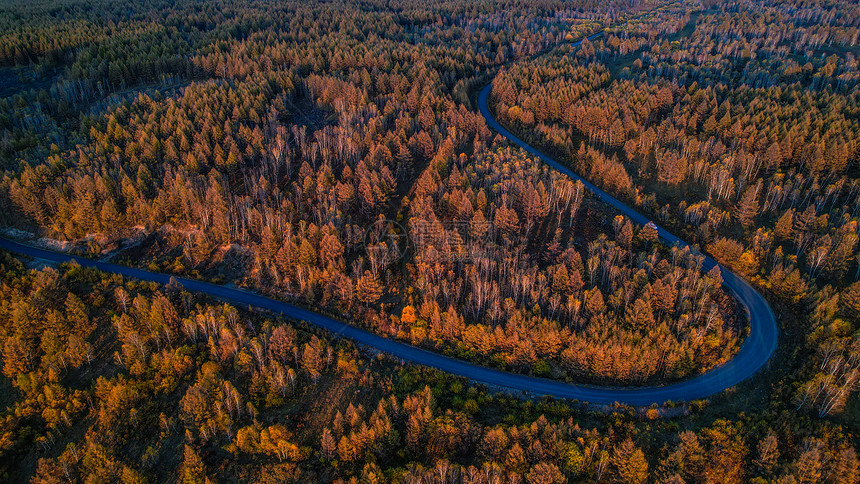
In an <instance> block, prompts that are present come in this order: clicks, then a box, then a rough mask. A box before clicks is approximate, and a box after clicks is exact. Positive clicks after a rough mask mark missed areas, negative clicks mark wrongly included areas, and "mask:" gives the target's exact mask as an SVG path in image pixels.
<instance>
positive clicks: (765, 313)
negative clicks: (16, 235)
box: [0, 86, 777, 405]
mask: <svg viewBox="0 0 860 484" xmlns="http://www.w3.org/2000/svg"><path fill="white" fill-rule="evenodd" d="M489 92H490V86H487V87H486V88H484V90H482V91H481V93H480V96H479V105H480V109H481V113H482V114H483V115H484V117H485V118H486V119H487V122H488V123H489V124H490V126H492V127H493V128H495V129H496V130H497V131H498V132H499V133H501V134H502V135H504V136H505V137H507V138H508V139H510V140H511V141H513V142H514V143H516V144H517V145H519V146H520V147H522V148H523V149H525V150H526V151H528V152H529V153H531V154H533V155H536V156H537V157H539V158H540V159H542V160H543V161H544V162H546V163H547V164H549V165H550V166H552V167H553V168H555V169H556V170H558V171H560V172H562V173H564V174H566V175H567V176H569V177H571V178H573V179H575V180H579V181H581V182H582V183H583V184H584V185H585V186H586V187H587V188H588V189H589V190H591V191H592V192H594V193H595V195H597V196H598V197H599V198H600V199H602V200H603V201H605V202H606V203H608V204H610V205H612V206H613V207H615V208H616V209H617V210H618V211H619V212H621V213H623V214H624V215H626V216H628V217H630V218H631V219H633V220H634V221H636V222H638V223H640V224H645V223H647V222H648V219H647V218H646V217H645V216H643V215H641V214H639V213H637V212H636V211H634V210H633V209H632V208H630V207H628V206H627V205H624V204H623V203H621V202H620V201H618V200H616V199H615V198H613V197H612V196H610V195H609V194H607V193H606V192H604V191H602V190H600V189H599V188H597V187H595V186H594V185H592V184H591V183H589V182H588V181H586V180H583V179H582V178H581V177H579V176H577V175H576V174H574V173H573V172H572V171H570V170H569V169H567V168H566V167H565V166H563V165H561V164H560V163H558V162H556V161H555V160H553V159H551V158H549V157H548V156H546V155H544V154H543V153H541V152H540V151H538V150H536V149H534V148H532V147H531V146H529V145H528V144H526V143H525V142H523V141H522V140H520V139H519V138H517V137H516V136H514V135H513V134H511V133H510V132H509V131H507V130H506V129H505V128H503V127H502V126H501V125H500V124H499V123H498V122H497V121H496V120H495V119H494V118H493V116H492V115H491V114H490V112H489V109H488V108H487V97H488V95H489ZM657 231H658V233H659V235H660V237H661V238H662V239H663V240H665V241H666V242H668V243H669V244H672V245H679V246H686V245H687V244H685V243H684V242H682V241H681V240H679V239H678V238H677V237H675V236H673V235H672V234H670V233H669V232H667V231H666V230H664V229H662V228H659V227H658V228H657ZM0 248H2V249H6V250H8V251H10V252H15V253H18V254H23V255H27V256H30V257H35V258H37V259H43V260H47V261H52V262H69V261H74V262H77V263H78V264H80V265H81V266H84V267H94V268H96V269H99V270H101V271H104V272H110V273H114V274H119V275H122V276H125V277H131V278H135V279H141V280H145V281H152V282H156V283H159V284H168V283H169V282H170V280H171V278H172V279H173V280H174V281H176V282H178V283H179V284H181V285H182V286H183V287H184V288H185V289H187V290H190V291H197V292H201V293H204V294H207V295H209V296H212V297H214V298H218V299H221V300H224V301H229V302H231V303H235V304H238V305H247V306H251V307H255V308H259V309H264V310H268V311H271V312H273V313H275V314H280V315H283V316H286V317H289V318H293V319H298V320H302V321H306V322H308V323H310V324H313V325H316V326H319V327H321V328H324V329H326V330H328V331H331V332H332V333H334V334H335V335H343V336H345V337H347V338H350V339H352V340H354V341H355V342H357V343H359V344H362V345H366V346H369V347H372V348H375V349H377V350H379V351H382V352H385V353H388V354H390V355H392V356H394V357H397V358H400V359H401V360H406V361H410V362H412V363H416V364H420V365H426V366H430V367H433V368H436V369H439V370H442V371H446V372H448V373H452V374H454V375H459V376H463V377H466V378H469V379H470V380H474V381H478V382H483V383H487V384H491V385H497V386H500V387H505V388H509V389H513V390H522V391H526V392H531V393H536V394H541V395H551V396H553V397H557V398H570V399H578V400H584V401H588V402H592V403H597V404H611V403H615V402H619V403H626V404H629V405H650V404H652V403H664V402H666V401H668V400H672V401H683V400H694V399H698V398H704V397H707V396H709V395H712V394H714V393H717V392H720V391H722V390H725V389H726V388H729V387H732V386H734V385H736V384H738V383H740V382H741V381H743V380H745V379H746V378H749V377H750V376H752V375H753V374H754V373H755V372H756V371H758V370H759V369H760V368H761V367H762V366H764V364H765V363H767V361H768V359H769V358H770V355H771V354H772V353H773V352H774V350H775V349H776V344H777V326H776V320H775V318H774V316H773V312H772V311H771V309H770V307H769V306H768V304H767V302H765V300H764V298H762V296H761V295H760V294H759V293H757V292H756V291H755V290H754V289H753V288H752V287H751V286H750V285H749V284H747V283H746V282H744V281H743V280H742V279H740V278H739V277H737V276H736V275H734V274H733V273H731V272H730V271H728V270H726V269H724V268H722V267H721V268H720V270H721V272H722V275H723V280H724V282H725V286H726V287H727V288H728V289H729V290H730V291H731V292H732V293H733V294H734V295H735V297H736V298H737V299H738V301H740V303H741V304H742V306H743V307H744V308H745V309H746V311H747V313H748V316H749V320H750V335H749V337H747V339H746V341H745V342H744V344H743V347H742V348H741V350H740V351H739V352H738V354H737V355H736V356H735V357H734V358H733V359H732V360H730V361H728V362H727V363H725V364H723V365H721V366H719V367H716V368H714V369H712V370H710V371H708V372H707V373H705V374H703V375H700V376H698V377H696V378H693V379H691V380H687V381H683V382H680V383H675V384H672V385H667V386H659V387H639V388H620V387H595V386H583V385H571V384H567V383H564V382H560V381H554V380H547V379H543V378H536V377H530V376H526V375H517V374H514V373H507V372H503V371H499V370H494V369H491V368H486V367H483V366H478V365H474V364H471V363H467V362H465V361H462V360H457V359H454V358H449V357H447V356H444V355H441V354H438V353H433V352H431V351H427V350H423V349H420V348H416V347H414V346H410V345H407V344H404V343H399V342H397V341H393V340H390V339H387V338H384V337H382V336H379V335H376V334H373V333H370V332H368V331H364V330H362V329H358V328H356V327H354V326H350V325H349V324H346V323H343V322H341V321H337V320H335V319H332V318H330V317H328V316H325V315H322V314H319V313H315V312H313V311H310V310H308V309H304V308H301V307H298V306H295V305H292V304H288V303H285V302H281V301H276V300H274V299H270V298H267V297H265V296H261V295H259V294H254V293H252V292H248V291H243V290H239V289H233V288H229V287H224V286H219V285H216V284H210V283H207V282H202V281H197V280H193V279H186V278H182V277H172V276H170V275H167V274H161V273H157V272H150V271H146V270H142V269H135V268H131V267H125V266H120V265H116V264H110V263H107V262H101V261H96V260H92V259H87V258H85V257H79V256H74V255H70V254H65V253H62V252H53V251H49V250H45V249H39V248H36V247H32V246H29V245H24V244H20V243H17V242H13V241H11V240H7V239H3V238H0ZM716 265H717V264H716V262H715V261H714V260H713V259H711V258H710V257H706V258H705V262H704V264H703V267H704V270H706V271H707V270H710V269H711V268H713V267H714V266H716Z"/></svg>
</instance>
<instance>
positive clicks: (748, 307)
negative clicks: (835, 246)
mask: <svg viewBox="0 0 860 484" xmlns="http://www.w3.org/2000/svg"><path fill="white" fill-rule="evenodd" d="M491 89H492V84H490V85H488V86H486V87H484V89H482V90H481V92H480V94H479V95H478V107H479V109H480V110H481V115H482V116H484V119H486V120H487V123H488V124H489V125H490V126H491V127H492V128H493V129H495V130H496V131H498V132H499V134H501V135H502V136H504V137H505V138H508V139H509V140H510V141H512V142H513V143H514V144H516V145H517V146H519V147H520V148H522V149H523V150H525V151H527V152H528V153H530V154H532V155H534V156H537V157H538V158H540V159H541V160H542V161H543V162H544V163H546V164H548V165H549V166H551V167H553V168H555V169H556V170H558V171H559V172H561V173H563V174H565V175H567V176H569V177H570V178H572V179H574V180H578V181H580V182H582V184H583V185H585V187H586V188H587V189H589V190H590V191H591V192H592V193H594V194H595V195H596V196H597V198H599V199H600V200H602V201H604V202H605V203H607V204H609V205H611V206H612V207H614V208H615V209H616V210H618V211H619V212H621V213H622V214H624V215H625V216H627V217H629V218H631V219H632V220H633V221H635V222H637V223H639V224H641V225H644V224H647V223H649V222H651V221H650V220H649V219H648V218H647V217H645V216H644V215H642V214H641V213H639V212H637V211H636V210H634V209H632V208H631V207H629V206H627V205H625V204H624V203H622V202H621V201H620V200H618V199H617V198H615V197H613V196H612V195H610V194H608V193H606V192H605V191H603V190H601V189H600V188H597V187H596V186H595V185H594V184H593V183H590V182H589V181H588V180H585V179H584V178H582V177H581V176H579V175H577V174H576V173H574V172H573V171H571V170H570V169H569V168H567V167H566V166H564V165H562V164H561V163H559V162H558V161H556V160H554V159H552V158H550V157H549V156H547V155H545V154H544V153H543V152H541V151H540V150H538V149H537V148H534V147H533V146H531V145H529V144H528V143H526V142H525V141H523V140H521V139H520V138H518V137H517V136H515V135H514V134H513V133H511V132H510V131H508V130H507V129H505V128H504V127H503V126H502V125H501V124H500V123H499V122H498V121H496V118H495V117H493V115H492V113H491V112H490V109H489V106H488V105H487V100H488V98H489V96H490V91H491ZM657 233H658V235H659V236H660V238H661V239H662V240H663V241H665V242H666V243H668V244H669V245H673V246H679V247H689V244H687V243H686V242H684V241H682V240H681V239H679V238H678V237H676V236H674V235H672V234H671V233H669V232H668V231H667V230H666V229H664V228H662V227H660V226H657ZM690 249H691V250H692V249H693V248H692V247H691V248H690ZM714 267H719V268H720V273H721V274H722V277H723V285H724V286H725V287H726V288H728V290H729V291H730V292H731V293H732V294H733V295H734V297H735V298H736V299H737V300H738V301H739V302H740V304H741V306H742V307H743V308H744V310H745V312H746V313H747V317H748V318H749V322H750V334H749V336H748V337H747V339H746V341H744V344H743V346H742V347H741V349H740V351H738V353H737V355H735V357H734V358H732V359H731V360H729V361H728V362H726V363H724V364H723V365H720V366H718V367H716V368H713V369H711V370H710V371H708V372H706V373H704V374H703V375H700V376H698V377H696V378H693V379H691V380H687V381H683V382H680V383H676V384H673V385H668V386H661V387H650V388H637V389H629V390H627V389H609V388H591V387H588V388H581V387H578V389H581V390H582V393H581V395H582V396H579V397H572V398H581V399H583V400H589V401H594V402H598V401H600V402H603V401H606V400H612V398H613V396H614V398H615V399H616V400H617V401H619V402H626V403H632V404H642V403H653V402H658V403H659V402H663V401H666V400H694V399H697V398H703V397H706V396H709V395H712V394H714V393H717V392H720V391H722V390H725V389H726V388H729V387H732V386H734V385H736V384H738V383H740V382H742V381H743V380H746V379H747V378H749V377H750V376H752V375H753V374H754V373H755V372H756V371H758V370H759V369H760V368H761V367H763V366H764V365H765V364H766V363H767V361H768V360H769V359H770V357H771V355H772V354H773V352H774V351H776V346H777V336H778V334H779V329H778V328H777V325H776V318H775V317H774V315H773V311H772V310H771V309H770V306H769V305H768V303H767V301H765V299H764V297H762V295H761V294H759V293H758V292H757V291H756V290H755V289H753V288H752V286H750V285H749V284H748V283H747V282H746V281H744V280H743V279H741V278H740V277H738V276H737V275H736V274H734V273H733V272H731V271H729V270H728V269H726V268H725V267H723V266H720V265H718V264H717V262H716V261H715V260H714V259H713V258H711V257H710V256H705V260H704V262H703V264H702V270H703V271H709V270H711V269H713V268H714Z"/></svg>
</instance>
